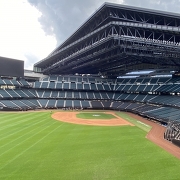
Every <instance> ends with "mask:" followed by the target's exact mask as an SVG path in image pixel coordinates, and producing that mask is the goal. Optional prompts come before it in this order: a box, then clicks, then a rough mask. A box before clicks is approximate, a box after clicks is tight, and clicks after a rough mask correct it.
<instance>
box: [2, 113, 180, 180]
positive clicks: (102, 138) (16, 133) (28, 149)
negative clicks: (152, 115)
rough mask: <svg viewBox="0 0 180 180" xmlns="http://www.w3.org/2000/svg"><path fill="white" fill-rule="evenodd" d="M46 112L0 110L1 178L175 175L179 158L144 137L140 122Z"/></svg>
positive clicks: (91, 179)
mask: <svg viewBox="0 0 180 180" xmlns="http://www.w3.org/2000/svg"><path fill="white" fill-rule="evenodd" d="M118 114H119V115H120V114H121V113H118ZM50 115H51V114H50V112H27V113H0V179H2V180H5V179H6V180H30V179H31V180H40V179H43V180H56V179H57V180H59V179H60V180H70V179H71V180H85V179H86V180H104V179H112V180H136V179H139V180H148V179H149V180H162V179H163V180H170V179H179V177H180V172H179V166H180V160H178V159H177V158H175V157H173V156H172V155H171V154H169V153H167V152H166V151H164V150H163V149H161V148H160V147H158V146H157V145H155V144H153V143H152V142H150V141H149V140H147V139H146V138H145V135H146V131H144V130H143V129H140V128H139V127H136V126H117V127H101V126H97V127H96V126H84V125H75V124H68V123H64V122H60V121H56V120H53V119H52V118H51V117H50Z"/></svg>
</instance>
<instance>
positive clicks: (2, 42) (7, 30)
mask: <svg viewBox="0 0 180 180" xmlns="http://www.w3.org/2000/svg"><path fill="white" fill-rule="evenodd" d="M40 16H41V13H40V12H39V11H38V10H37V9H36V8H35V7H33V6H31V5H30V4H29V3H28V2H27V1H26V0H18V1H12V0H1V1H0V27H1V28H0V47H1V48H0V56H4V57H10V58H15V59H21V60H24V61H25V68H26V69H32V66H33V64H34V63H35V62H36V61H37V60H40V59H42V58H45V57H46V56H47V55H48V54H49V53H50V52H51V51H52V50H53V49H54V48H55V47H56V43H57V42H56V39H55V36H53V35H51V36H50V35H46V34H45V32H44V31H43V30H42V28H41V25H40V23H39V21H38V18H39V17H40ZM27 55H28V56H27ZM30 56H33V57H34V59H31V58H29V59H28V57H30Z"/></svg>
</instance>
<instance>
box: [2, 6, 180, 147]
mask: <svg viewBox="0 0 180 180" xmlns="http://www.w3.org/2000/svg"><path fill="white" fill-rule="evenodd" d="M179 67H180V15H179V14H175V13H168V12H161V11H155V10H148V9H143V8H135V7H130V6H124V5H117V4H111V3H105V4H103V5H102V6H101V7H100V8H99V9H98V10H97V11H96V12H95V13H94V14H93V15H92V16H91V17H90V18H89V19H88V20H87V21H86V22H85V23H84V24H83V25H81V26H80V27H79V28H78V29H77V30H76V31H75V32H74V33H73V34H72V35H71V36H70V37H69V38H68V39H67V40H66V41H65V42H64V43H62V44H61V45H60V46H59V47H57V48H56V49H55V50H54V51H53V52H52V53H50V55H49V56H48V57H46V58H45V59H43V60H41V61H39V62H37V63H36V64H35V65H34V71H35V72H36V73H37V72H39V73H42V74H43V76H36V81H35V82H28V81H27V80H22V79H18V78H17V79H10V78H8V79H7V78H4V77H1V79H0V87H1V88H0V109H1V110H18V111H19V110H36V109H59V108H60V109H62V108H63V109H111V110H122V111H130V112H133V113H136V114H139V115H141V116H143V117H146V118H148V119H153V120H155V121H157V122H158V123H161V124H163V125H168V128H167V130H166V132H165V138H166V139H168V140H170V141H172V142H176V141H178V142H179V139H180V129H179V123H178V122H180V118H179V117H180V103H179V102H180V96H179V94H180V77H179V73H178V71H179ZM145 69H151V73H150V74H148V75H146V76H143V77H142V76H139V77H136V78H130V77H127V78H117V76H120V75H124V74H125V73H127V72H130V71H134V70H136V71H137V70H145ZM170 71H173V72H174V71H177V72H176V73H175V74H174V75H173V76H172V77H160V76H159V74H161V75H163V73H164V72H166V73H167V72H170ZM156 72H158V73H159V74H157V73H156ZM28 73H29V72H28ZM89 74H90V75H89ZM95 74H96V75H95ZM97 74H99V75H100V76H97ZM157 75H158V76H157ZM102 76H103V77H106V78H102ZM37 77H40V78H39V80H37ZM31 80H32V79H31ZM176 144H178V143H176Z"/></svg>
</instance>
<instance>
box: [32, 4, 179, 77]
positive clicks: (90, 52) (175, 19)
mask: <svg viewBox="0 0 180 180" xmlns="http://www.w3.org/2000/svg"><path fill="white" fill-rule="evenodd" d="M167 68H168V69H172V70H179V68H180V14H176V13H169V12H163V11H157V10H150V9H144V8H138V7H132V6H126V5H120V4H112V3H105V4H103V5H102V6H101V7H100V8H99V9H98V10H97V11H95V13H93V14H92V16H90V17H89V18H88V19H87V20H86V21H85V23H83V24H82V25H81V26H80V27H79V28H78V29H77V30H76V31H75V32H74V33H73V34H72V35H71V36H70V37H69V38H68V39H67V40H66V41H65V42H63V43H62V44H61V45H60V46H59V47H57V48H56V49H55V50H54V51H53V52H52V53H51V54H50V55H49V56H48V57H46V58H45V59H43V60H41V61H39V62H37V63H36V64H35V65H34V70H35V71H42V72H43V73H44V74H75V73H79V74H88V73H89V74H94V73H96V74H97V73H101V74H103V75H108V76H114V75H116V76H118V75H122V74H124V73H126V72H129V71H134V70H143V69H167Z"/></svg>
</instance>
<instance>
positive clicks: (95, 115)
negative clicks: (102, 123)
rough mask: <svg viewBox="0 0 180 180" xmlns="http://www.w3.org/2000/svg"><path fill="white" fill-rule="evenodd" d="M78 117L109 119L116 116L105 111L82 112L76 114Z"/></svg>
mask: <svg viewBox="0 0 180 180" xmlns="http://www.w3.org/2000/svg"><path fill="white" fill-rule="evenodd" d="M76 117H77V118H81V119H103V120H109V119H115V118H116V117H115V116H113V115H112V114H105V113H103V112H101V113H100V112H86V113H84V112H81V113H78V114H77V115H76Z"/></svg>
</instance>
